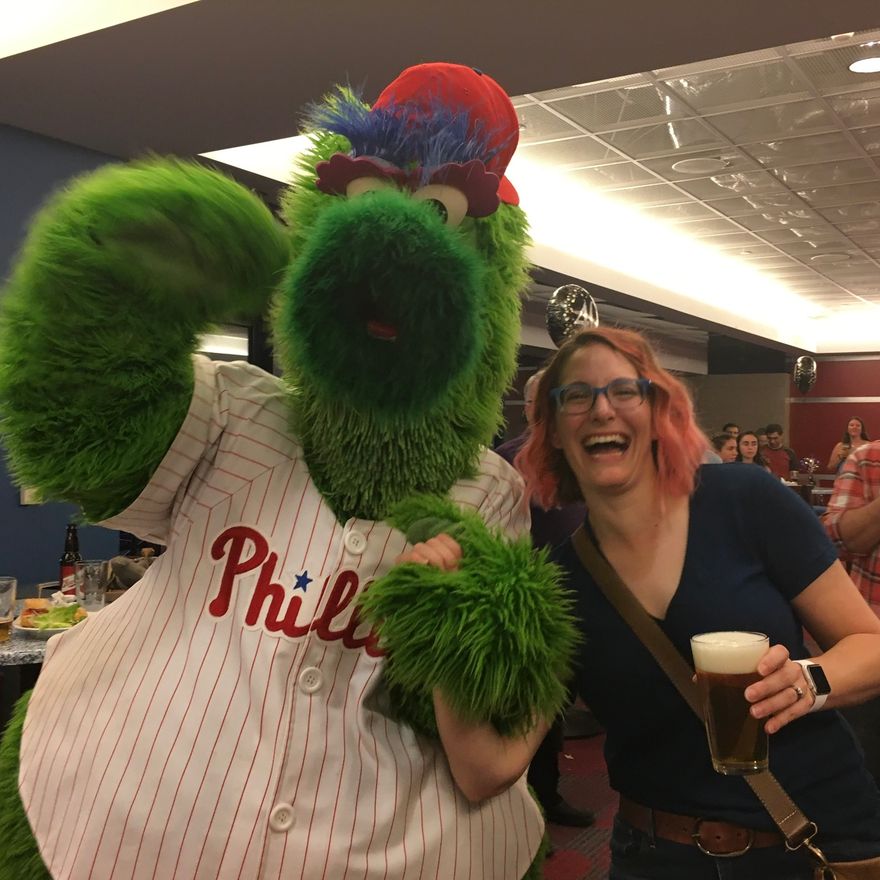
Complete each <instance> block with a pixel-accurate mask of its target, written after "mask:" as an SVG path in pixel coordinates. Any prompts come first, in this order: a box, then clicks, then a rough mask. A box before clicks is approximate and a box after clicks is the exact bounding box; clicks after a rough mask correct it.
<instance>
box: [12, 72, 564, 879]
mask: <svg viewBox="0 0 880 880" xmlns="http://www.w3.org/2000/svg"><path fill="white" fill-rule="evenodd" d="M306 129H307V131H309V132H310V133H311V138H312V144H311V149H310V151H309V152H308V153H307V155H306V156H305V157H304V158H303V159H301V161H300V162H299V164H298V170H297V173H296V175H295V179H294V181H293V184H292V186H291V187H290V188H289V191H288V192H287V194H286V196H285V200H284V204H283V220H284V223H282V222H279V220H277V219H276V218H275V217H274V216H273V215H272V213H271V212H270V211H269V210H267V208H266V207H265V206H264V205H263V203H262V202H261V201H260V200H258V199H257V198H256V197H255V196H254V195H253V194H251V193H250V192H248V191H247V190H245V189H244V188H242V187H241V186H240V185H238V184H236V183H235V182H233V181H231V180H229V179H227V178H226V177H224V176H222V175H221V174H219V173H216V172H215V171H213V170H210V169H208V168H206V167H203V166H201V165H198V164H195V163H185V162H179V161H172V160H162V159H155V160H149V161H143V162H138V163H133V164H120V165H113V166H110V167H107V168H105V169H103V170H100V171H98V172H97V173H94V174H90V175H88V176H85V177H83V178H81V179H79V180H76V181H74V182H73V183H72V185H70V186H69V187H68V188H67V189H66V190H65V191H64V192H61V193H59V194H57V195H56V196H55V197H54V198H53V199H52V200H51V201H50V203H49V204H48V205H47V206H46V207H45V208H44V209H43V211H42V213H41V214H40V215H38V216H37V218H36V220H35V221H34V224H33V227H32V229H31V231H30V235H29V238H28V240H27V242H26V243H25V245H24V248H23V250H22V253H21V255H20V258H19V260H18V263H17V265H16V266H15V268H14V271H13V274H12V276H11V278H10V281H9V284H8V287H7V289H6V290H5V293H4V296H3V302H2V337H0V417H2V422H0V428H2V439H3V443H4V445H5V447H6V449H7V451H8V455H9V459H10V463H11V466H12V468H13V471H14V473H15V475H16V478H17V479H18V480H19V481H20V482H21V483H23V484H26V485H29V486H34V487H37V488H38V489H39V491H40V492H41V493H42V495H43V497H45V498H58V499H66V500H69V501H73V502H76V503H77V504H79V505H80V506H81V508H82V509H83V511H84V513H85V516H86V517H87V518H88V519H89V520H90V521H93V522H102V523H103V524H104V525H107V526H108V527H110V528H118V529H124V530H126V531H130V532H133V533H135V534H137V535H139V536H141V537H143V538H145V539H149V540H151V541H155V542H159V543H161V544H164V545H166V546H167V550H166V552H165V553H164V554H162V555H161V556H160V557H159V558H158V559H157V561H156V562H155V563H154V564H153V566H152V567H151V568H150V569H149V571H148V573H147V575H146V576H145V577H144V578H143V580H142V581H140V582H139V583H138V584H137V585H136V586H135V587H133V588H132V589H130V590H129V591H128V592H127V593H126V594H124V596H123V597H122V598H120V599H118V600H117V601H116V602H114V603H113V604H112V605H109V606H108V607H107V608H105V609H104V610H102V611H100V612H98V613H96V614H93V615H90V616H89V617H88V619H87V620H85V621H84V622H83V623H81V624H79V625H78V626H76V627H75V628H73V629H71V630H70V631H68V632H67V633H64V634H63V635H61V636H56V637H55V638H53V639H52V640H51V641H50V642H49V644H48V649H47V652H46V660H45V664H44V667H43V670H42V672H41V674H40V677H39V679H38V682H37V685H36V688H35V689H34V690H33V692H32V693H31V695H30V696H29V700H28V699H27V698H24V699H23V700H22V701H21V703H20V704H19V706H18V709H17V712H16V716H15V718H14V719H13V721H12V722H11V724H10V726H9V729H8V730H7V732H6V735H5V739H4V742H3V748H2V757H0V842H2V843H0V848H2V856H0V861H2V865H0V877H2V878H14V880H31V878H45V877H53V878H55V880H84V878H91V880H105V878H126V880H130V878H138V880H139V878H160V880H170V878H204V880H209V878H210V880H216V878H247V880H264V878H265V880H280V878H284V880H288V878H296V880H319V878H330V880H343V878H352V880H354V878H358V880H373V878H391V880H416V878H427V877H431V878H433V877H437V878H441V880H519V878H522V877H524V876H537V874H538V867H537V864H538V863H537V861H536V859H537V858H538V857H539V851H540V849H541V842H542V836H543V823H542V819H541V816H540V813H539V810H538V808H537V806H536V804H535V802H534V801H533V800H532V799H531V798H530V796H529V794H528V791H527V788H526V784H525V782H524V780H523V779H522V778H519V779H516V781H515V782H513V784H510V783H511V779H507V780H505V779H501V780H499V784H498V785H497V786H496V787H495V788H494V789H493V790H491V791H485V790H483V789H480V788H479V786H478V787H477V788H471V789H469V788H468V785H463V784H462V783H461V780H460V779H459V775H458V773H457V770H456V767H457V766H458V762H459V761H460V760H463V761H464V763H465V764H467V761H468V760H471V761H472V763H473V758H472V756H471V757H470V758H469V756H468V754H467V742H468V740H467V734H468V732H469V731H471V730H472V729H475V730H477V731H482V730H483V729H485V728H491V731H492V734H493V735H499V736H500V737H501V738H503V739H502V742H509V743H514V744H516V743H522V742H523V739H522V736H523V734H525V733H526V732H527V731H530V730H531V731H532V733H534V730H532V728H533V727H534V725H535V723H536V719H538V718H548V719H549V718H552V717H553V716H554V714H555V713H556V712H557V711H558V710H559V708H560V706H561V705H562V704H563V703H564V700H565V688H564V686H563V684H562V683H561V681H562V680H564V678H565V676H566V669H567V665H568V662H569V660H570V657H571V654H572V651H573V645H574V640H575V637H574V629H573V627H572V625H571V622H570V619H569V609H568V606H567V604H566V600H565V598H564V596H563V595H562V593H561V591H560V588H559V586H558V583H557V578H556V572H555V569H554V568H553V567H552V566H550V565H549V564H548V563H547V562H546V561H545V559H544V558H543V557H542V556H540V555H539V556H536V555H533V553H532V551H531V544H530V540H529V536H528V513H527V506H525V505H524V504H523V503H522V495H523V488H522V484H521V481H520V480H519V478H518V476H517V475H516V473H515V472H514V471H513V470H512V469H511V468H510V466H509V465H507V464H506V463H505V462H504V461H502V460H501V459H500V458H499V457H497V456H496V455H495V454H494V453H492V452H490V451H487V449H486V446H485V444H486V443H488V441H489V440H490V438H491V437H492V436H493V434H494V432H495V431H496V429H497V427H498V425H499V423H500V408H501V406H500V404H501V399H502V395H503V392H504V390H505V388H506V387H507V385H508V383H509V381H510V379H511V376H512V374H513V370H514V368H515V354H516V346H517V339H518V335H519V322H518V316H519V293H520V290H521V288H522V287H523V285H524V282H525V280H526V266H525V257H524V246H525V243H526V221H525V217H524V215H523V213H522V211H521V210H520V208H519V207H518V206H517V202H518V198H517V194H516V192H515V190H514V189H513V187H512V185H511V184H510V182H509V181H508V180H507V179H506V178H505V176H504V173H505V169H506V167H507V163H508V161H509V159H510V156H511V154H512V153H513V151H514V149H515V146H516V141H517V117H516V114H515V112H514V110H513V108H512V105H511V103H510V100H509V99H508V97H507V96H506V95H505V93H504V92H503V90H502V89H501V88H500V87H499V86H498V85H497V83H495V82H494V81H493V80H492V79H491V78H490V77H488V76H486V75H484V74H483V73H481V72H480V71H478V70H474V69H472V68H467V67H461V66H458V65H452V64H425V65H419V66H416V67H413V68H410V69H408V70H406V71H404V73H402V74H401V75H400V77H398V79H396V80H395V81H394V82H393V83H392V84H391V85H390V86H388V87H387V88H386V89H385V90H384V91H383V92H382V94H381V95H380V96H379V98H378V99H377V101H376V103H375V104H374V105H373V106H372V107H370V106H368V105H366V104H364V103H363V102H362V101H361V100H359V99H358V98H357V97H356V96H355V95H354V94H352V93H351V91H350V90H348V89H345V88H340V89H338V90H337V91H336V92H334V93H333V94H332V95H330V96H329V97H328V98H326V99H325V100H324V101H323V103H321V104H320V105H318V106H315V107H313V108H312V110H311V112H310V115H309V118H308V124H307V126H306ZM269 306H270V307H271V309H272V326H273V334H274V344H275V350H276V352H277V356H278V359H279V363H280V364H281V365H282V367H283V379H279V378H276V377H275V376H272V375H269V374H267V373H265V372H263V371H262V370H260V369H257V368H256V367H254V366H251V365H248V364H245V363H218V362H212V361H210V360H207V359H205V358H203V357H199V356H194V354H193V352H194V350H195V348H196V339H197V335H198V334H199V333H200V332H202V331H204V330H205V329H206V328H207V327H208V326H209V325H210V323H211V322H218V321H219V322H222V321H234V320H236V319H239V320H240V319H241V318H242V317H247V316H253V315H258V314H260V313H262V312H263V311H264V310H265V309H266V308H267V307H269ZM144 315H148V316H149V318H148V320H147V322H146V323H145V320H144ZM145 329H147V330H148V331H149V332H145ZM439 533H443V534H445V535H450V536H452V538H454V540H455V541H456V542H457V543H458V545H460V547H461V553H462V555H461V559H460V562H458V564H451V565H446V566H442V565H441V566H439V567H437V566H434V565H426V564H418V563H419V562H421V561H424V560H418V559H411V558H410V559H405V560H403V561H402V562H401V563H400V564H396V563H395V560H396V559H397V558H398V557H399V556H401V555H402V554H404V553H416V552H418V551H417V549H416V550H414V549H413V547H414V545H417V544H418V546H420V547H424V546H425V545H424V543H422V544H419V543H418V542H425V541H428V544H429V546H431V542H432V541H433V542H434V543H435V544H436V542H437V541H445V540H446V538H443V537H441V538H437V537H435V536H437V535H438V534H439ZM440 706H443V707H445V708H444V710H443V711H445V712H448V714H449V716H450V718H452V719H453V722H452V723H454V725H459V728H453V729H456V730H459V729H460V731H464V733H462V734H461V736H460V737H459V736H458V734H456V735H455V736H453V737H451V738H447V737H445V736H444V727H443V725H442V724H441V723H440V720H441V710H440V708H439V707H440ZM447 739H448V741H447ZM463 747H464V749H465V753H464V754H463V756H462V754H461V752H462V748H463ZM478 769H479V768H478ZM517 776H519V771H518V772H517V773H516V774H514V776H513V778H514V779H515V778H516V777H517Z"/></svg>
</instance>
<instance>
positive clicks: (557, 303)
mask: <svg viewBox="0 0 880 880" xmlns="http://www.w3.org/2000/svg"><path fill="white" fill-rule="evenodd" d="M546 321H547V332H548V333H549V334H550V338H551V339H552V340H553V343H554V345H556V347H557V348H558V347H559V346H560V345H562V343H563V342H565V340H566V339H568V338H569V337H570V336H573V335H574V334H575V333H577V332H578V331H579V330H583V329H585V328H587V327H598V326H599V310H598V309H597V308H596V301H595V300H594V299H593V297H592V295H591V294H590V292H589V291H588V290H587V289H586V288H585V287H581V286H580V285H579V284H563V285H562V287H557V288H556V290H554V291H553V294H552V296H551V297H550V301H549V302H548V303H547V314H546Z"/></svg>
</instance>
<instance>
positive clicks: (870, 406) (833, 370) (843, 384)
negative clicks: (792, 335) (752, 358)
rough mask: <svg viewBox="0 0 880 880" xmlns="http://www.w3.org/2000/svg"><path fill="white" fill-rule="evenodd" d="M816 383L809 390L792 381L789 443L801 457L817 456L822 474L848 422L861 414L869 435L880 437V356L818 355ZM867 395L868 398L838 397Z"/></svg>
mask: <svg viewBox="0 0 880 880" xmlns="http://www.w3.org/2000/svg"><path fill="white" fill-rule="evenodd" d="M816 364H817V370H816V384H815V385H814V386H813V387H812V388H811V389H810V390H809V391H808V392H807V393H806V394H803V393H802V392H800V391H798V389H797V388H796V387H795V386H794V383H793V382H792V383H791V387H790V389H789V395H790V406H789V432H788V438H787V445H788V446H791V448H792V449H794V451H795V452H796V453H797V454H798V456H799V457H800V458H804V457H806V456H810V457H814V458H818V459H819V460H820V462H821V465H820V467H819V471H820V473H824V472H825V470H826V469H825V465H826V464H827V462H828V457H829V455H831V450H832V449H833V448H834V444H835V443H837V441H838V440H840V439H841V438H842V437H843V432H844V431H845V430H846V423H847V422H848V421H849V420H850V418H852V416H858V417H859V418H860V419H862V420H863V421H864V423H865V428H866V430H867V433H868V436H869V437H870V438H871V439H872V440H878V439H880V358H875V357H871V358H870V359H864V360H829V361H823V360H821V359H819V358H816ZM846 397H864V398H870V400H866V401H855V402H853V401H846V402H844V401H841V400H838V399H837V398H846Z"/></svg>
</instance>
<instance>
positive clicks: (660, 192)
mask: <svg viewBox="0 0 880 880" xmlns="http://www.w3.org/2000/svg"><path fill="white" fill-rule="evenodd" d="M608 197H609V198H613V199H615V200H616V201H621V202H627V203H629V204H634V205H674V204H676V203H677V202H686V201H688V196H687V194H686V193H682V192H679V191H678V190H677V189H676V188H675V187H674V186H669V185H668V184H665V183H657V184H652V185H650V186H634V187H631V188H630V189H618V190H614V191H613V192H612V193H609V194H608Z"/></svg>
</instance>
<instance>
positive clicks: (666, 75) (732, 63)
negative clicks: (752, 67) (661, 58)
mask: <svg viewBox="0 0 880 880" xmlns="http://www.w3.org/2000/svg"><path fill="white" fill-rule="evenodd" d="M777 58H779V53H778V52H777V51H776V50H775V49H758V50H757V51H756V52H743V53H741V54H739V55H724V56H722V57H721V58H710V59H708V60H707V61H696V62H693V63H692V64H681V65H677V66H675V67H664V68H662V69H660V70H655V71H654V73H655V74H656V75H657V77H658V78H659V79H670V78H672V79H674V78H675V77H679V76H687V75H688V74H694V73H704V72H705V71H707V70H723V69H725V68H727V67H738V66H740V65H748V64H757V63H759V62H761V61H773V60H775V59H777Z"/></svg>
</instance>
